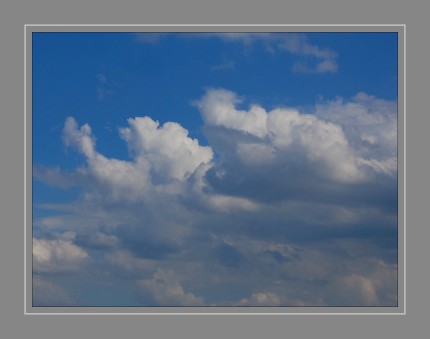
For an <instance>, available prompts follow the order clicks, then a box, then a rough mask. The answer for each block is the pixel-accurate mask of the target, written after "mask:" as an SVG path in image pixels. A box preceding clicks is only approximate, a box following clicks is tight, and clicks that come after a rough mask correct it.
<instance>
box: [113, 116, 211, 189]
mask: <svg viewBox="0 0 430 339" xmlns="http://www.w3.org/2000/svg"><path fill="white" fill-rule="evenodd" d="M128 124H129V125H130V127H129V128H123V129H121V130H120V131H121V136H122V138H123V139H124V140H125V141H127V144H128V146H129V149H130V151H131V153H132V154H133V155H134V157H135V160H136V161H139V160H140V159H143V160H145V161H148V162H149V163H150V164H151V167H152V170H153V172H155V173H156V174H157V175H159V176H161V177H162V178H163V179H165V180H169V179H177V180H181V181H183V180H185V179H187V178H188V177H189V176H190V175H191V174H192V173H193V172H194V171H195V170H196V168H197V167H198V166H200V165H201V164H205V163H209V162H210V161H211V160H212V156H213V152H212V149H211V148H210V147H207V146H200V145H199V143H198V141H197V140H196V139H191V138H189V137H188V131H187V130H186V129H185V128H183V127H182V126H181V125H179V124H177V123H175V122H166V123H165V124H164V125H163V126H161V127H160V126H159V123H158V122H156V121H153V120H152V119H151V118H149V117H143V118H140V117H137V118H135V119H128Z"/></svg>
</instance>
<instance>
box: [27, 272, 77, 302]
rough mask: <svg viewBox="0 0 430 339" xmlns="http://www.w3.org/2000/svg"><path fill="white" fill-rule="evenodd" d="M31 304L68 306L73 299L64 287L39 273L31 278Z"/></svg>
mask: <svg viewBox="0 0 430 339" xmlns="http://www.w3.org/2000/svg"><path fill="white" fill-rule="evenodd" d="M32 296H33V300H32V301H33V306H35V307H37V306H51V307H52V306H70V305H73V304H74V300H73V299H72V298H71V297H70V296H69V295H68V294H67V293H66V292H65V291H64V289H63V288H62V287H60V286H58V285H56V284H54V283H52V282H50V281H48V280H46V279H44V278H42V277H41V276H40V275H33V280H32Z"/></svg>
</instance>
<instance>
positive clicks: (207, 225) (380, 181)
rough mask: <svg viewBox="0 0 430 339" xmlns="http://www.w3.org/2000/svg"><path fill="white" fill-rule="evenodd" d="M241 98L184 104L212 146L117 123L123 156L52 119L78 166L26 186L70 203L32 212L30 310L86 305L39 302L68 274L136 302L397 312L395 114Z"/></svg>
mask: <svg viewBox="0 0 430 339" xmlns="http://www.w3.org/2000/svg"><path fill="white" fill-rule="evenodd" d="M230 38H231V39H233V37H230ZM234 39H239V37H234ZM291 48H292V47H291ZM295 48H304V47H303V46H302V47H300V46H299V47H295ZM314 52H315V53H317V52H318V50H316V51H314ZM318 53H320V52H318ZM321 53H322V52H321ZM239 101H240V98H239V97H238V96H237V95H236V94H235V93H233V92H230V91H226V90H213V89H212V90H208V92H207V93H206V94H205V95H204V96H203V97H202V98H201V99H200V100H199V101H198V102H196V105H197V107H198V108H199V110H200V112H201V114H202V117H203V121H204V123H205V126H204V132H205V134H206V136H207V138H208V141H209V145H210V146H202V145H200V144H199V143H198V141H197V140H195V139H192V138H190V137H189V136H188V131H187V130H186V129H185V128H183V127H182V126H180V125H179V124H176V123H166V124H164V125H161V126H160V125H159V124H158V122H156V121H153V120H152V119H151V118H149V117H142V118H133V119H129V120H128V126H127V127H124V128H122V129H120V137H121V138H122V140H123V141H124V142H125V143H126V144H127V146H128V149H129V156H130V158H129V160H119V159H115V158H109V157H107V156H105V155H103V154H101V153H100V152H99V151H98V150H97V148H96V138H95V136H94V135H93V133H92V130H91V127H90V126H89V125H87V124H84V125H82V126H79V125H78V123H77V122H76V121H75V120H74V119H73V118H68V119H67V120H66V122H65V125H64V130H63V141H64V143H65V145H66V146H68V147H71V148H74V149H75V150H76V151H77V152H79V153H80V154H81V155H82V156H83V158H84V159H85V163H84V165H83V166H81V167H79V168H77V169H76V170H75V171H73V172H68V173H64V172H62V171H61V169H58V168H54V169H52V168H44V167H38V168H37V170H36V171H35V178H37V179H40V180H43V181H45V182H48V183H50V184H52V185H56V186H58V187H61V188H67V187H70V186H73V185H77V186H79V187H81V191H82V192H81V195H80V197H79V198H78V200H77V201H75V202H73V203H69V204H63V205H60V204H50V205H44V206H39V208H43V207H45V209H50V210H51V214H49V215H48V216H43V217H40V218H38V219H36V220H35V221H34V225H35V230H34V232H35V233H34V234H35V239H34V243H33V256H34V261H35V266H34V268H35V272H36V273H37V274H38V278H37V279H39V280H36V281H35V282H34V284H35V285H37V286H38V287H37V288H38V292H37V293H38V294H37V295H36V298H37V300H38V303H40V304H49V303H52V304H56V303H57V301H54V300H53V299H52V298H54V297H55V295H56V297H55V299H57V300H58V302H62V303H71V302H72V300H74V302H75V303H76V304H78V305H79V304H86V302H85V300H84V299H83V298H84V297H83V296H81V297H80V298H81V299H79V296H76V295H70V291H72V290H73V289H70V288H68V290H67V291H66V290H65V289H59V288H57V289H56V288H55V287H52V290H53V291H54V292H53V296H52V298H51V299H50V297H49V296H48V295H46V294H45V292H44V291H46V290H47V289H48V288H47V286H48V287H49V286H50V285H49V284H54V283H55V282H54V281H49V279H48V278H47V277H51V276H54V275H55V276H56V277H61V275H67V279H68V280H67V286H68V287H70V286H73V285H75V284H80V279H82V278H83V277H85V281H91V282H92V284H95V285H97V284H104V283H106V281H108V282H109V283H110V284H113V285H115V284H118V286H121V287H118V288H123V287H124V286H127V287H129V288H131V291H130V292H124V291H121V293H132V295H130V296H128V298H130V299H131V298H134V297H136V304H139V305H168V306H180V305H188V306H192V305H240V306H246V305H261V306H263V305H272V306H274V305H285V306H287V305H289V306H298V305H311V306H312V305H313V306H316V305H322V306H324V305H350V306H351V305H352V306H356V305H373V306H377V305H395V303H396V300H397V299H396V293H397V292H396V291H397V290H396V289H397V280H396V279H397V276H396V273H397V265H396V263H397V247H396V246H397V245H396V244H397V243H396V241H397V186H396V174H397V172H396V166H395V163H394V164H391V163H390V161H391V160H390V159H392V157H393V155H394V154H395V152H396V145H395V141H396V138H395V136H393V130H394V127H395V110H394V108H395V104H394V103H391V102H386V101H383V100H379V99H377V98H374V97H371V96H368V95H365V94H359V95H357V96H356V97H354V98H353V99H351V100H344V99H340V98H339V99H336V100H334V101H320V102H319V103H318V104H317V105H316V107H315V111H314V112H312V113H309V112H308V113H306V112H301V111H299V110H297V109H293V108H288V109H287V108H277V109H273V110H271V111H267V110H266V109H264V108H263V107H261V106H258V105H254V106H251V107H250V108H249V109H248V110H239V109H237V108H236V105H237V104H238V103H239ZM70 272H73V273H74V274H70ZM56 286H58V285H56ZM130 286H131V287H130ZM108 291H109V292H100V293H106V296H105V297H106V298H107V300H110V299H109V298H111V296H110V293H111V291H112V290H108ZM118 293H119V292H118Z"/></svg>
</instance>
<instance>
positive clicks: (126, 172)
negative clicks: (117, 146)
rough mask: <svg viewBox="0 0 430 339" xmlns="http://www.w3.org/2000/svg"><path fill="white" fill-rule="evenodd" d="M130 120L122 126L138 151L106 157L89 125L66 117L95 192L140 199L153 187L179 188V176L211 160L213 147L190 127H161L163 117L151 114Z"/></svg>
mask: <svg viewBox="0 0 430 339" xmlns="http://www.w3.org/2000/svg"><path fill="white" fill-rule="evenodd" d="M128 123H129V126H130V127H128V128H122V129H121V130H120V134H121V137H122V138H123V139H124V140H125V141H126V142H127V144H128V147H129V150H130V153H131V154H132V155H133V159H132V161H124V160H119V159H114V158H107V157H105V156H104V155H102V154H100V153H98V152H97V151H96V150H95V138H94V137H93V136H92V134H91V128H90V126H89V125H87V124H84V125H83V126H82V127H80V128H79V127H78V125H77V123H76V121H75V120H74V119H73V118H68V119H67V120H66V123H65V126H64V130H63V135H64V137H63V139H64V142H65V144H66V145H67V146H73V147H75V148H76V149H77V150H78V151H80V152H81V153H82V154H84V155H85V156H86V158H87V164H88V167H82V168H80V169H79V171H78V173H79V174H80V175H81V176H82V177H84V178H86V179H88V178H89V179H90V181H91V182H90V183H89V184H90V185H93V186H94V185H96V186H97V190H96V191H95V192H91V195H93V196H94V194H96V195H98V196H99V197H101V198H103V199H111V200H113V201H120V200H123V201H139V200H142V199H144V197H145V196H148V195H149V194H151V193H153V192H154V190H156V191H158V192H160V191H167V192H169V191H170V192H174V193H178V192H179V191H180V187H178V183H179V182H183V181H185V180H187V179H188V178H189V177H190V176H191V175H192V174H193V173H194V171H195V170H196V169H197V168H198V167H199V166H200V165H202V164H207V163H209V162H210V161H211V160H212V156H213V152H212V150H211V148H210V147H207V146H200V145H199V144H198V141H197V140H196V139H191V138H189V137H188V131H187V130H186V129H184V128H183V127H181V126H180V125H179V124H177V123H173V122H168V123H165V124H164V125H163V126H161V127H159V123H158V122H155V121H153V120H152V119H151V118H149V117H143V118H135V119H129V120H128ZM41 176H42V175H41ZM48 176H49V175H48ZM57 181H58V180H57ZM82 181H85V179H82ZM86 183H88V180H87V182H86ZM156 186H158V187H156ZM93 188H94V187H93ZM178 190H179V191H178Z"/></svg>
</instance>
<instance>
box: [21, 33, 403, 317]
mask: <svg viewBox="0 0 430 339" xmlns="http://www.w3.org/2000/svg"><path fill="white" fill-rule="evenodd" d="M53 31H54V32H72V31H73V32H107V31H110V32H214V31H217V32H298V31H300V32H397V33H398V203H399V205H398V306H397V307H246V308H244V307H216V308H214V307H33V306H32V303H31V299H32V282H31V276H32V272H31V265H29V264H28V263H31V260H32V251H31V243H32V214H31V210H32V191H31V187H32V171H31V168H32V153H31V152H32V151H31V150H32V142H31V140H32V115H31V102H32V97H31V96H32V89H31V80H32V79H31V52H32V45H31V34H32V33H33V32H53ZM24 41H25V42H24V44H25V46H24V54H25V58H24V59H25V62H24V70H25V80H24V81H25V89H24V92H25V94H24V95H25V114H24V124H25V126H24V129H25V134H24V141H25V156H24V168H25V174H24V185H25V202H24V209H25V212H24V215H25V226H24V235H25V245H24V280H25V284H24V285H25V287H24V313H25V314H31V315H34V314H45V315H53V314H63V315H66V314H69V315H72V314H73V315H84V314H85V315H133V314H148V315H149V314H151V315H179V314H184V315H202V314H203V315H243V314H246V315H248V314H252V315H270V314H271V315H274V314H290V315H291V314H294V315H323V314H324V315H327V314H332V315H336V314H338V315H339V314H342V315H344V314H348V315H358V314H360V315H365V314H367V315H371V314H372V315H376V314H378V315H382V314H384V315H388V314H390V315H394V314H401V315H404V314H406V119H405V114H406V99H405V96H406V26H405V25H24ZM46 310H49V312H47V311H46Z"/></svg>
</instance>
